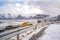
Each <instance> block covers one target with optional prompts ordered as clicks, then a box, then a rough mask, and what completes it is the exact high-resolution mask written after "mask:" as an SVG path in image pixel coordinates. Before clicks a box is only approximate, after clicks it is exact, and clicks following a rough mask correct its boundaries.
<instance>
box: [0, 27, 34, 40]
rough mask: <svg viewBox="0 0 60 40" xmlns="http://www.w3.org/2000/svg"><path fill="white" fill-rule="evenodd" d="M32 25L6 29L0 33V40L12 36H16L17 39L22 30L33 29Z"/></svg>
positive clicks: (7, 39) (6, 39) (5, 39)
mask: <svg viewBox="0 0 60 40" xmlns="http://www.w3.org/2000/svg"><path fill="white" fill-rule="evenodd" d="M34 28H35V27H34V26H33V27H32V26H30V27H22V28H20V27H19V28H16V29H13V30H7V31H5V32H2V33H0V40H9V39H10V38H12V37H13V36H17V40H19V37H18V36H19V35H20V34H21V33H23V32H26V31H28V30H31V31H32V30H34Z"/></svg>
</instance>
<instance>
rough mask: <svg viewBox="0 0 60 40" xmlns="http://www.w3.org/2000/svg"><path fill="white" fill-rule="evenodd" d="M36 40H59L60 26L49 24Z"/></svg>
mask: <svg viewBox="0 0 60 40" xmlns="http://www.w3.org/2000/svg"><path fill="white" fill-rule="evenodd" d="M37 40H60V25H58V24H51V25H50V26H49V27H48V28H47V29H46V30H45V31H44V34H43V36H41V37H39V38H38V39H37Z"/></svg>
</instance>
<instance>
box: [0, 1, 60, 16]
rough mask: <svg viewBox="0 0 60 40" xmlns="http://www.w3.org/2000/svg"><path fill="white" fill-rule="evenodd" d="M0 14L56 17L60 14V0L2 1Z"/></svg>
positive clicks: (0, 2)
mask: <svg viewBox="0 0 60 40" xmlns="http://www.w3.org/2000/svg"><path fill="white" fill-rule="evenodd" d="M0 13H1V14H2V13H5V14H8V13H10V14H12V15H17V14H20V15H23V16H30V15H36V14H49V15H51V16H55V15H59V14H60V0H0Z"/></svg>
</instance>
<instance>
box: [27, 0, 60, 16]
mask: <svg viewBox="0 0 60 40" xmlns="http://www.w3.org/2000/svg"><path fill="white" fill-rule="evenodd" d="M28 5H34V6H40V7H41V8H42V10H43V11H44V12H45V13H46V14H49V15H59V14H60V1H59V0H45V1H43V0H42V1H30V2H28Z"/></svg>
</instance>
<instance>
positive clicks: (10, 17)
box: [0, 13, 25, 19]
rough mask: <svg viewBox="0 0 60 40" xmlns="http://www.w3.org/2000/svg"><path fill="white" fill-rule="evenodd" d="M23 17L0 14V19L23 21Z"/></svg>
mask: <svg viewBox="0 0 60 40" xmlns="http://www.w3.org/2000/svg"><path fill="white" fill-rule="evenodd" d="M24 18H25V17H23V16H21V15H12V14H9V13H8V14H0V19H24Z"/></svg>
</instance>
